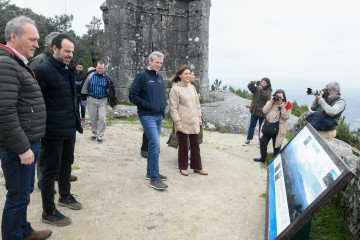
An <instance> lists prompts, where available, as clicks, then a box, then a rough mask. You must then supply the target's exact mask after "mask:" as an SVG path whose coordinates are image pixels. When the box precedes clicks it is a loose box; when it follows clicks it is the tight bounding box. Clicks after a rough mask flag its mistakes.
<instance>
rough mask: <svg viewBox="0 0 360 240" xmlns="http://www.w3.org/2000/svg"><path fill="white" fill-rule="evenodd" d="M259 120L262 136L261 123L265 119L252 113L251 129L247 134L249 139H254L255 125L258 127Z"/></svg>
mask: <svg viewBox="0 0 360 240" xmlns="http://www.w3.org/2000/svg"><path fill="white" fill-rule="evenodd" d="M257 121H259V137H260V128H261V124H262V122H263V121H264V118H263V117H257V116H254V115H251V117H250V126H249V130H248V135H247V140H252V139H253V137H254V131H255V127H256V123H257Z"/></svg>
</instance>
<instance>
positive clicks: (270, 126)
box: [261, 111, 281, 138]
mask: <svg viewBox="0 0 360 240" xmlns="http://www.w3.org/2000/svg"><path fill="white" fill-rule="evenodd" d="M280 118H281V111H280V114H279V121H277V122H274V123H270V122H268V121H266V119H265V123H264V125H263V126H262V129H261V132H262V133H263V134H264V135H265V136H268V137H271V138H273V137H276V136H277V135H278V133H279V126H280Z"/></svg>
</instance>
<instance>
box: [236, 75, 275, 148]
mask: <svg viewBox="0 0 360 240" xmlns="http://www.w3.org/2000/svg"><path fill="white" fill-rule="evenodd" d="M248 89H249V90H250V91H251V92H252V93H253V99H252V101H251V105H250V113H251V117H250V126H249V130H248V135H247V140H246V141H245V142H244V143H243V146H247V145H249V144H250V140H252V139H253V136H254V130H255V127H256V123H257V122H258V121H259V136H260V127H261V124H262V122H263V121H264V118H265V114H264V113H263V111H262V108H263V107H264V106H265V104H266V102H267V101H268V100H269V99H270V96H271V92H272V89H271V83H270V79H269V78H263V79H261V80H255V81H251V82H250V83H249V84H248ZM259 138H260V137H259ZM258 147H259V145H258Z"/></svg>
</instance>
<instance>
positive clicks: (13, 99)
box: [0, 44, 46, 154]
mask: <svg viewBox="0 0 360 240" xmlns="http://www.w3.org/2000/svg"><path fill="white" fill-rule="evenodd" d="M45 126H46V109H45V102H44V99H43V95H42V93H41V90H40V86H39V85H38V83H37V81H36V80H35V77H34V74H33V72H32V71H31V69H30V68H29V67H27V66H26V65H25V64H24V62H23V61H22V60H20V59H19V58H18V57H17V56H16V55H15V53H14V52H12V50H11V49H10V48H8V47H6V46H4V45H2V44H0V144H5V145H7V146H8V147H9V148H10V149H11V151H13V152H14V153H16V154H21V153H24V152H26V151H27V150H29V149H30V143H31V142H33V141H36V140H39V139H40V138H42V137H44V135H45Z"/></svg>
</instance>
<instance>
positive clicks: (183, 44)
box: [100, 0, 211, 101]
mask: <svg viewBox="0 0 360 240" xmlns="http://www.w3.org/2000/svg"><path fill="white" fill-rule="evenodd" d="M210 7H211V2H210V0H176V1H175V0H154V1H150V0H106V2H104V3H103V4H102V5H101V7H100V8H101V10H102V11H103V20H104V24H105V46H104V48H105V63H106V68H107V71H108V73H109V74H110V75H111V76H113V78H114V79H116V93H117V97H118V100H120V101H128V91H129V86H130V84H131V82H132V81H133V79H134V77H135V75H136V74H137V73H138V72H139V71H141V70H143V69H144V68H145V66H147V65H148V59H147V57H148V56H149V54H150V53H151V52H153V51H160V52H162V53H164V55H165V59H164V64H163V67H162V69H161V71H160V73H161V74H162V76H163V78H164V80H165V86H166V93H167V94H168V93H169V90H170V87H171V85H170V84H169V82H168V80H169V79H170V77H171V76H172V75H173V74H174V73H175V71H176V70H177V68H178V67H180V66H181V65H184V64H187V65H189V66H190V67H191V68H192V69H194V71H195V74H196V78H197V81H199V83H200V86H201V90H202V92H203V93H204V95H205V96H206V97H207V96H208V91H209V90H208V89H209V78H208V56H209V17H210Z"/></svg>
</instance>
